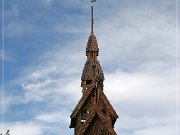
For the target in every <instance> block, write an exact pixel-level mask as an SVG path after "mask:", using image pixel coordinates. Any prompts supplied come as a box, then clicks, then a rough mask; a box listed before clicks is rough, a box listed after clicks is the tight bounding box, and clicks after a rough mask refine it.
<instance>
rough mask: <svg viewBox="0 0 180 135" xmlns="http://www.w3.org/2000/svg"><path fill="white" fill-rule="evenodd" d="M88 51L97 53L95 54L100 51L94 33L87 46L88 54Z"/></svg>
mask: <svg viewBox="0 0 180 135" xmlns="http://www.w3.org/2000/svg"><path fill="white" fill-rule="evenodd" d="M88 51H95V52H98V51H99V48H98V43H97V39H96V36H95V35H94V33H92V32H91V34H90V36H89V39H88V42H87V46H86V52H88Z"/></svg>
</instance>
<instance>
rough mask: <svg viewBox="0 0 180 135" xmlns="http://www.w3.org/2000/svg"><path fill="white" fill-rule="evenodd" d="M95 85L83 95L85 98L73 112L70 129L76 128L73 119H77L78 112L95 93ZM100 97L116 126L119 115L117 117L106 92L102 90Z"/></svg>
mask: <svg viewBox="0 0 180 135" xmlns="http://www.w3.org/2000/svg"><path fill="white" fill-rule="evenodd" d="M95 83H96V82H93V83H92V84H91V85H90V86H89V87H88V89H87V91H86V92H85V94H84V95H83V97H82V98H81V99H80V101H79V102H78V104H77V106H76V107H75V109H74V110H73V112H72V114H71V116H70V117H71V125H70V128H73V127H74V123H73V119H75V118H76V116H77V114H78V112H79V111H80V110H81V108H82V107H83V105H84V103H85V101H86V100H87V99H88V97H89V96H90V94H91V93H92V92H94V91H95V89H96V85H95ZM99 97H100V100H101V101H102V102H103V103H104V104H105V106H106V109H107V110H108V111H109V113H110V114H111V117H112V118H113V126H114V123H115V121H116V119H117V118H118V115H117V113H116V111H115V110H114V108H113V107H112V105H111V103H110V102H109V100H108V99H107V97H106V95H105V94H104V92H103V91H102V90H100V92H99Z"/></svg>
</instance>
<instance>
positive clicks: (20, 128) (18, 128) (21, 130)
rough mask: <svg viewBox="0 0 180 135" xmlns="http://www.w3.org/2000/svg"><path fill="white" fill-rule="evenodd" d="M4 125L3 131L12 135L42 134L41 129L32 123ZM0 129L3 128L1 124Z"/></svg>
mask: <svg viewBox="0 0 180 135" xmlns="http://www.w3.org/2000/svg"><path fill="white" fill-rule="evenodd" d="M4 124H5V130H6V129H7V130H10V134H12V135H24V134H26V135H41V133H42V127H40V125H37V124H35V123H32V122H14V123H4ZM0 127H3V125H2V124H1V125H0ZM1 129H2V128H1Z"/></svg>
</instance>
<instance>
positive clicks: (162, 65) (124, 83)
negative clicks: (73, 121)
mask: <svg viewBox="0 0 180 135" xmlns="http://www.w3.org/2000/svg"><path fill="white" fill-rule="evenodd" d="M43 2H45V3H46V4H47V5H49V4H50V5H51V4H52V3H53V1H51V0H50V1H49V0H48V1H43ZM78 2H79V1H78ZM110 3H111V2H109V3H108V4H110ZM118 4H119V3H118ZM118 4H117V3H116V5H117V6H119V5H118ZM111 6H112V4H111ZM148 6H149V5H148ZM120 10H121V12H117V11H116V12H114V13H113V12H111V13H113V15H110V16H106V17H104V18H101V17H100V19H99V20H97V21H95V26H96V28H95V32H96V34H97V39H98V42H99V47H100V61H101V62H102V65H103V67H104V69H105V70H104V71H105V78H106V80H105V89H104V91H105V93H106V94H107V96H108V98H109V99H110V101H111V103H112V104H113V106H114V108H115V109H116V110H117V112H118V114H119V117H120V118H119V119H118V121H117V123H116V131H117V132H118V134H122V135H154V134H158V135H172V133H174V127H175V124H174V121H175V120H174V118H175V102H176V100H175V96H176V94H178V95H179V93H176V91H175V85H176V81H175V24H174V21H173V20H174V19H175V18H173V17H172V16H171V15H169V14H166V13H161V12H160V11H159V10H156V9H154V8H152V9H150V8H149V7H148V9H146V7H145V8H143V9H141V8H138V9H137V8H136V9H134V8H127V9H120ZM112 11H113V10H112ZM118 11H119V10H118ZM102 12H104V11H102ZM102 12H101V13H100V14H99V15H102V14H103V13H102ZM12 24H13V23H12ZM72 25H73V24H72ZM12 26H13V25H12ZM12 26H11V27H12ZM59 26H60V25H57V26H54V27H55V28H58V27H59ZM13 27H14V26H13ZM17 28H18V27H17ZM82 29H83V28H81V30H82ZM84 29H85V31H87V29H86V28H84ZM57 31H58V32H64V31H65V32H69V33H71V34H72V33H81V32H80V31H79V30H78V28H75V29H72V31H71V27H70V28H69V27H68V29H65V28H63V27H62V26H60V27H59V28H58V29H57ZM82 31H83V30H82ZM17 32H18V30H17ZM19 33H21V29H19ZM86 37H87V38H88V35H87V36H86ZM78 38H79V39H82V40H79V39H78V40H77V41H72V42H69V43H67V44H66V45H64V46H65V47H64V46H63V47H62V45H61V44H60V45H59V46H60V48H55V49H54V50H49V51H48V52H47V53H45V54H44V55H43V56H41V60H42V63H39V65H38V66H35V67H34V66H32V67H29V69H27V70H26V72H25V75H24V76H22V77H21V78H20V79H19V80H18V79H17V81H16V83H18V84H19V85H22V88H23V90H24V91H23V92H24V95H25V96H24V97H23V100H25V101H26V103H29V102H38V101H41V102H44V103H45V104H46V106H47V107H49V106H50V107H51V108H52V109H53V110H52V112H53V113H49V112H47V111H45V112H44V113H42V112H41V113H40V114H37V116H36V117H35V119H34V120H35V121H41V122H44V123H43V124H44V125H46V124H47V123H56V122H57V121H59V120H62V121H63V122H64V123H66V124H67V122H68V121H67V118H68V117H69V115H70V113H71V112H70V110H73V109H74V108H73V107H75V104H76V103H77V101H78V100H79V99H80V97H81V87H80V75H81V71H82V68H83V67H82V66H83V62H84V63H85V55H84V54H85V53H84V50H85V44H86V41H85V42H84V41H83V40H87V39H85V35H82V36H78ZM58 44H59V43H58ZM82 44H84V45H83V46H82ZM49 99H50V100H49ZM47 102H48V103H47ZM57 108H58V109H57ZM62 108H63V109H64V110H63V111H62ZM59 112H60V113H59ZM64 112H65V113H66V115H63V113H64ZM57 119H58V120H57ZM64 123H63V124H64ZM167 123H168V124H167ZM47 125H48V124H47ZM47 125H46V127H45V128H46V129H47V128H50V126H47ZM28 126H29V127H30V128H34V127H31V126H32V125H31V124H30V125H27V127H28ZM15 128H16V129H17V130H20V128H21V126H14V128H13V129H14V130H15ZM25 129H26V128H25ZM17 130H15V132H18V131H17ZM44 130H45V129H44ZM68 130H69V129H68V128H67V130H66V131H64V134H65V133H67V132H68ZM34 131H37V134H38V133H40V131H41V130H40V129H39V128H37V129H34ZM28 132H29V131H28ZM31 134H33V135H34V134H36V133H31Z"/></svg>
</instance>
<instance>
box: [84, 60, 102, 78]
mask: <svg viewBox="0 0 180 135" xmlns="http://www.w3.org/2000/svg"><path fill="white" fill-rule="evenodd" d="M94 67H95V68H96V70H98V74H97V73H96V70H95V69H94ZM94 78H97V79H98V80H104V73H103V70H102V68H101V65H100V63H99V61H98V60H94V59H90V60H88V61H86V63H85V65H84V69H83V72H82V76H81V80H93V79H94Z"/></svg>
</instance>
